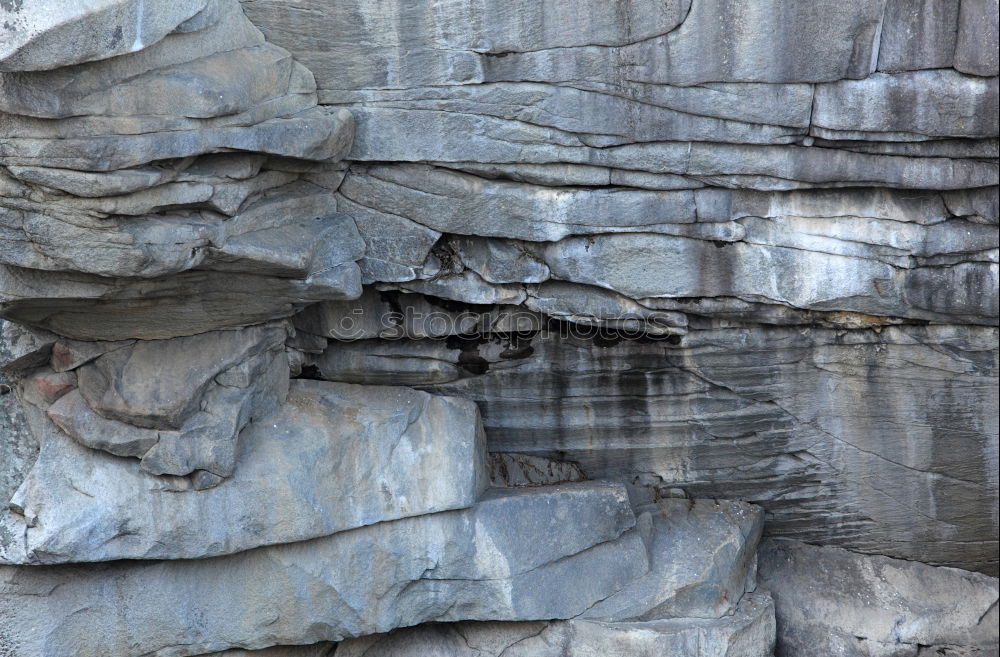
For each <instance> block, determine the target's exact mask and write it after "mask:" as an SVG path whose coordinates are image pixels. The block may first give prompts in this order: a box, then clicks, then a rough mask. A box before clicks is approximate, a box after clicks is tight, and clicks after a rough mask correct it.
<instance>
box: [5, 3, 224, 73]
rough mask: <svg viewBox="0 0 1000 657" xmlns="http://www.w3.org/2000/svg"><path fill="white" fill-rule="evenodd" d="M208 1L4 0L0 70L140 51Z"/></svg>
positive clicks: (35, 68)
mask: <svg viewBox="0 0 1000 657" xmlns="http://www.w3.org/2000/svg"><path fill="white" fill-rule="evenodd" d="M206 2H207V0H181V1H180V2H171V3H169V4H166V5H163V4H160V3H150V5H149V6H148V7H147V5H146V4H145V3H144V2H143V0H97V1H96V2H87V3H79V4H76V3H71V4H65V3H61V2H54V1H49V2H28V3H27V5H25V3H24V2H23V1H22V0H13V1H12V2H5V3H4V4H3V5H2V6H0V21H2V25H3V30H4V41H3V46H2V48H0V71H41V70H46V69H51V68H58V67H60V66H67V65H69V64H78V63H80V62H87V61H91V60H95V59H106V58H108V57H114V56H115V55H121V54H124V53H129V52H135V51H137V50H142V49H143V48H145V47H146V46H147V45H152V44H154V43H156V42H157V41H159V40H160V39H162V38H163V37H165V36H166V35H167V34H169V33H170V32H172V31H173V30H174V28H176V27H177V26H178V25H180V24H181V23H183V22H185V21H186V20H188V19H189V18H191V17H192V16H194V15H195V14H197V13H198V12H200V11H201V10H202V9H204V8H205V5H206Z"/></svg>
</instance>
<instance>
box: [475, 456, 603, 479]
mask: <svg viewBox="0 0 1000 657" xmlns="http://www.w3.org/2000/svg"><path fill="white" fill-rule="evenodd" d="M487 463H488V465H489V470H490V483H492V484H493V485H494V486H499V487H501V488H507V487H511V486H514V487H516V486H540V485H545V484H562V483H566V482H573V481H584V480H585V479H586V478H587V477H586V476H585V475H584V474H583V471H582V470H580V466H578V465H577V464H576V463H572V462H570V461H556V460H554V459H546V458H540V457H537V456H528V455H527V454H510V453H507V452H500V453H497V452H493V453H490V454H489V456H488V459H487Z"/></svg>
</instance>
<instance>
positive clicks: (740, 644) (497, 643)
mask: <svg viewBox="0 0 1000 657" xmlns="http://www.w3.org/2000/svg"><path fill="white" fill-rule="evenodd" d="M773 607H774V605H773V603H772V602H771V599H770V597H768V596H767V595H766V594H751V595H748V596H746V598H745V599H744V600H743V601H742V602H741V603H740V605H739V607H738V608H737V611H736V613H735V614H734V615H733V616H728V617H724V618H721V619H718V620H706V619H687V618H684V619H680V618H678V619H670V620H655V621H647V622H632V623H602V622H596V621H587V620H568V621H552V622H550V623H456V624H453V625H426V626H420V627H416V628H407V629H400V630H396V631H394V632H390V633H389V634H386V635H379V636H372V637H362V638H360V639H351V640H349V641H345V642H343V643H341V644H340V645H338V647H337V655H338V657H417V656H418V655H434V656H435V657H483V656H488V657H501V656H502V657H570V656H572V657H654V656H655V657H675V656H676V657H769V656H770V655H771V654H772V651H773V649H774V611H773ZM254 657H256V656H254ZM262 657H264V656H262ZM296 657H297V655H296Z"/></svg>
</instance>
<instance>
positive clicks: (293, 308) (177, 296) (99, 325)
mask: <svg viewBox="0 0 1000 657" xmlns="http://www.w3.org/2000/svg"><path fill="white" fill-rule="evenodd" d="M358 255H361V254H360V253H359V254H358ZM360 294H361V272H360V270H359V269H358V266H357V265H356V264H355V263H354V262H353V261H352V262H349V263H344V264H342V265H338V266H335V267H332V268H329V269H326V270H322V271H319V272H316V273H314V274H313V275H311V276H309V277H308V278H306V279H305V280H299V279H291V278H276V277H268V276H255V275H250V274H237V273H224V272H210V271H191V272H184V273H181V274H176V275H174V276H170V277H161V278H155V279H134V278H133V279H129V278H121V279H110V278H106V277H100V276H92V275H85V274H77V273H66V272H43V271H39V270H33V269H22V268H18V267H10V266H4V265H0V316H2V317H4V318H9V319H12V320H15V321H20V322H24V323H26V324H31V325H35V326H45V327H49V328H51V329H52V330H54V331H57V332H58V333H60V334H61V335H65V336H67V337H72V338H77V339H82V340H127V339H131V338H140V339H163V338H172V337H177V336H184V335H193V334H196V333H204V332H206V331H213V330H218V329H223V328H232V327H240V326H247V325H252V324H259V323H263V322H267V321H269V320H272V319H276V318H280V317H287V316H290V315H292V314H294V313H295V312H297V311H298V310H301V309H302V308H303V307H304V306H306V305H307V304H309V303H313V302H316V301H322V300H340V299H354V298H357V297H358V296H360ZM205 308H211V309H212V312H211V313H206V312H205Z"/></svg>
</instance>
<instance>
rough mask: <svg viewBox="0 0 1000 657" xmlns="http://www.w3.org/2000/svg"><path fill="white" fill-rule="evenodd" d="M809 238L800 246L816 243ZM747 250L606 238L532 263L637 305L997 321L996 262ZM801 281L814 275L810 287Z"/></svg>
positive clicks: (551, 246)
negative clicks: (909, 266) (720, 301)
mask: <svg viewBox="0 0 1000 657" xmlns="http://www.w3.org/2000/svg"><path fill="white" fill-rule="evenodd" d="M751 227H752V228H753V229H754V230H755V231H756V230H757V228H756V226H755V225H752V226H751ZM761 232H766V231H761ZM806 235H807V233H806V234H803V235H802V240H803V242H804V241H806V240H808V241H809V242H810V243H811V242H813V241H815V240H816V238H815V237H813V236H809V237H806ZM788 239H790V238H789V237H782V238H781V240H788ZM791 239H795V236H794V234H793V235H792V236H791ZM749 241H750V240H747V242H736V243H733V244H726V243H721V244H720V243H714V244H713V243H712V242H709V241H704V240H693V239H688V238H684V237H675V236H667V235H653V234H636V235H633V234H606V235H600V236H596V237H572V238H567V239H564V240H562V241H559V242H555V243H546V244H540V245H537V246H536V247H535V250H534V253H535V255H536V257H538V258H540V259H541V260H542V261H543V262H545V263H546V264H547V265H548V266H549V269H550V270H551V272H552V277H553V278H556V279H561V280H565V281H571V282H576V283H583V284H586V285H593V286H597V287H603V288H605V289H609V290H612V291H615V292H618V293H620V294H623V295H625V296H627V297H631V298H633V299H642V298H645V297H685V298H686V297H726V296H734V297H740V298H745V299H750V300H759V301H764V302H768V303H779V304H785V305H789V306H793V307H796V308H805V309H814V310H841V311H849V312H860V313H867V314H872V315H889V316H897V317H913V318H927V319H932V318H933V319H941V320H945V321H953V322H954V321H958V322H969V323H977V324H990V323H993V322H994V321H995V317H996V316H997V313H998V308H997V306H996V304H995V301H996V297H997V295H996V290H997V285H998V282H997V281H998V279H997V265H996V263H995V262H991V260H994V259H995V256H993V257H987V258H984V260H985V261H984V262H960V263H959V264H956V266H954V267H950V268H946V269H940V268H930V267H928V268H923V269H921V268H917V269H913V270H900V269H897V268H894V267H892V266H890V265H888V264H884V263H882V262H879V261H878V260H877V259H870V258H866V257H857V255H856V254H851V255H833V254H831V253H824V252H823V251H822V250H815V251H813V250H803V249H802V246H803V242H800V243H797V244H794V245H792V244H789V246H773V247H772V246H763V245H760V244H753V243H748V242H749ZM764 241H768V240H764ZM774 241H778V240H774ZM991 242H992V240H991ZM819 248H820V249H823V248H826V249H827V250H833V249H830V248H829V247H822V246H821V247H819ZM987 248H992V244H991V245H990V247H987ZM866 255H867V254H866ZM963 260H964V259H963ZM950 264H955V263H950ZM801 271H809V272H810V275H809V277H808V279H805V278H803V277H802V276H801V275H800V274H798V272H801ZM936 290H948V293H947V294H946V295H941V294H938V293H936V292H935V291H936Z"/></svg>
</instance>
